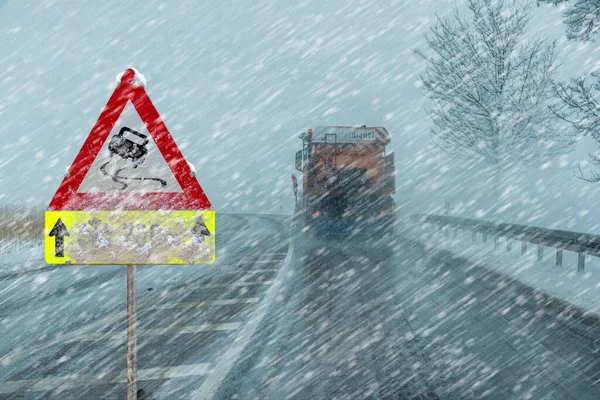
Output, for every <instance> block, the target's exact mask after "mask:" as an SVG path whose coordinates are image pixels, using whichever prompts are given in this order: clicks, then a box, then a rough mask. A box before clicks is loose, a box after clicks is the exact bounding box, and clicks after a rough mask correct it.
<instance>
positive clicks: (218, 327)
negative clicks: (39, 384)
mask: <svg viewBox="0 0 600 400" xmlns="http://www.w3.org/2000/svg"><path fill="white" fill-rule="evenodd" d="M240 325H241V324H240V323H239V322H226V323H222V324H201V325H188V326H170V327H167V328H153V329H143V330H142V329H140V330H139V331H138V338H139V337H144V336H161V335H167V334H169V335H182V334H186V333H200V332H210V331H232V330H235V329H237V328H239V327H240ZM100 340H117V341H121V342H125V341H126V340H127V337H126V332H105V333H102V332H90V333H88V334H85V335H81V336H79V337H76V338H71V339H69V340H66V342H92V341H100Z"/></svg>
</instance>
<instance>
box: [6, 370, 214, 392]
mask: <svg viewBox="0 0 600 400" xmlns="http://www.w3.org/2000/svg"><path fill="white" fill-rule="evenodd" d="M209 366H210V364H208V363H204V364H188V365H177V366H173V367H162V368H146V369H139V370H138V371H137V378H138V380H141V381H151V380H157V379H172V378H181V377H187V376H202V375H206V374H207V372H208V368H209ZM111 383H113V384H114V383H127V375H126V373H125V371H123V372H121V373H106V374H101V373H98V374H73V375H63V376H53V377H46V378H41V379H27V380H21V381H7V382H0V394H11V393H16V392H46V391H51V390H55V389H59V390H61V391H62V390H68V389H72V388H76V387H82V386H95V385H103V384H111Z"/></svg>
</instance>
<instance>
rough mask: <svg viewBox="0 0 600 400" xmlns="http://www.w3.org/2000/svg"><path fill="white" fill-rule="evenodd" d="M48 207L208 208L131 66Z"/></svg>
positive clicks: (123, 208)
mask: <svg viewBox="0 0 600 400" xmlns="http://www.w3.org/2000/svg"><path fill="white" fill-rule="evenodd" d="M49 208H50V209H51V210H92V209H94V210H199V209H200V210H205V209H210V208H211V204H210V201H209V200H208V198H207V197H206V195H205V194H204V191H203V190H202V188H201V187H200V184H199V183H198V181H197V180H196V178H195V173H192V170H191V168H190V166H189V164H188V163H187V162H186V161H185V159H184V158H183V155H182V154H181V152H180V151H179V148H178V147H177V145H176V144H175V141H174V140H173V138H172V137H171V134H170V133H169V131H168V130H167V127H166V126H165V124H164V122H163V120H162V118H161V117H160V115H159V114H158V111H156V108H154V105H153V104H152V101H151V100H150V98H149V97H148V94H147V93H146V90H145V89H144V87H143V85H141V84H140V83H139V82H138V80H137V77H136V74H135V71H134V70H133V69H127V70H126V71H125V73H124V74H123V76H122V78H121V81H120V83H119V84H118V86H117V88H116V89H115V91H114V92H113V94H112V96H111V97H110V99H109V100H108V103H107V104H106V106H105V107H104V109H103V111H102V113H101V114H100V117H99V118H98V121H97V122H96V124H95V125H94V127H93V128H92V131H91V132H90V134H89V136H88V137H87V139H86V141H85V142H84V144H83V146H82V147H81V150H80V151H79V154H77V157H76V158H75V161H74V162H73V164H72V165H71V167H70V168H69V172H68V174H67V176H66V177H65V178H64V179H63V181H62V183H61V185H60V186H59V188H58V190H57V191H56V194H55V195H54V198H53V199H52V201H51V202H50V206H49Z"/></svg>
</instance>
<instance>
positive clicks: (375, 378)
mask: <svg viewBox="0 0 600 400" xmlns="http://www.w3.org/2000/svg"><path fill="white" fill-rule="evenodd" d="M410 236H411V235H410V233H408V232H398V234H397V236H396V237H395V238H394V239H393V240H392V241H391V242H390V243H387V244H386V246H383V247H382V246H379V245H378V246H375V245H371V244H368V243H367V244H365V243H364V241H360V240H356V239H352V240H350V241H340V240H333V239H319V240H315V239H314V238H311V237H310V236H307V235H300V236H299V237H293V238H290V236H289V229H288V227H287V219H285V218H282V217H277V216H253V215H226V216H220V217H219V220H218V236H217V248H218V253H217V262H216V263H215V264H213V265H211V266H200V267H198V266H190V267H187V266H185V267H182V266H173V267H167V266H152V267H140V268H138V309H139V314H138V321H139V326H138V327H139V329H138V333H139V334H138V377H139V379H140V382H139V388H140V389H141V390H142V391H143V396H142V397H143V398H147V399H166V398H168V399H178V398H192V399H202V398H208V397H212V398H215V399H265V398H266V399H286V398H290V399H336V398H339V399H342V398H343V399H347V398H350V399H353V398H356V399H405V398H414V399H471V398H492V399H513V398H514V399H523V398H531V399H598V398H600V324H599V323H598V320H597V319H596V318H594V317H591V316H587V317H586V316H582V315H581V313H579V312H578V311H577V310H571V309H565V306H564V305H562V304H561V303H559V302H557V301H552V300H551V299H549V298H548V297H546V296H544V295H541V294H539V293H536V292H534V291H532V290H528V289H526V288H524V287H523V286H521V285H519V284H516V283H515V282H513V281H511V280H509V279H506V278H503V277H502V276H500V275H497V274H495V273H493V272H489V271H488V270H485V269H482V268H481V267H478V266H476V265H473V264H472V263H470V262H469V261H468V260H464V259H460V258H456V257H454V256H453V255H452V254H450V253H448V252H445V251H441V250H435V249H428V248H426V247H425V246H424V245H423V244H421V243H419V242H415V241H413V240H411V239H410ZM40 259H41V255H40ZM18 262H21V263H23V266H24V267H27V269H26V272H23V273H18V274H5V275H2V276H1V277H0V398H2V399H4V398H8V399H47V398H56V399H80V398H89V399H96V398H104V399H113V398H125V389H126V384H125V373H124V372H125V367H126V360H125V355H126V343H125V323H126V319H125V283H126V282H125V278H126V268H125V267H124V266H98V267H91V266H87V267H59V268H51V269H47V268H46V267H45V266H44V265H43V263H42V262H41V261H39V262H38V261H31V260H30V261H18ZM36 263H38V264H37V265H39V268H46V269H41V270H36V268H35V266H36ZM32 264H33V266H32Z"/></svg>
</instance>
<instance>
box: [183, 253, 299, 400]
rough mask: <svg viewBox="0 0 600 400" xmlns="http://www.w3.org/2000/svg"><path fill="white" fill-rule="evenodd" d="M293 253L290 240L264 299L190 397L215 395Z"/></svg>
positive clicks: (271, 299)
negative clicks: (281, 263)
mask: <svg viewBox="0 0 600 400" xmlns="http://www.w3.org/2000/svg"><path fill="white" fill-rule="evenodd" d="M293 254H294V244H293V243H291V242H290V243H289V247H288V252H287V255H286V257H285V260H284V262H283V265H282V266H281V268H280V269H279V272H277V276H276V278H275V280H274V281H273V284H272V285H271V287H270V288H269V290H267V294H266V295H265V297H264V300H263V301H262V302H261V303H260V304H259V305H258V306H257V307H256V309H255V310H254V312H253V313H252V315H251V316H250V320H249V321H248V322H247V323H246V325H244V327H243V328H242V330H241V331H240V333H239V335H238V336H237V337H236V338H235V340H234V341H233V343H232V344H231V347H229V349H228V350H227V352H226V353H225V355H223V357H222V358H221V359H220V360H219V362H218V364H217V365H216V366H215V368H214V369H213V372H212V373H211V374H210V375H208V377H207V378H206V379H205V380H204V382H203V383H202V386H201V387H200V389H198V390H197V391H196V392H194V393H193V394H192V399H202V400H203V399H209V398H212V397H213V396H214V395H215V393H216V392H217V389H218V388H219V386H220V385H221V384H222V383H223V381H224V380H225V378H226V377H227V374H229V371H231V368H232V367H233V365H234V364H235V363H236V362H237V360H238V359H239V358H240V356H241V354H242V351H243V350H244V348H245V347H246V346H247V345H248V343H249V342H250V339H251V338H252V335H253V334H254V332H255V331H256V329H257V328H258V326H259V325H260V323H261V321H262V320H263V318H264V317H265V315H266V314H267V311H268V310H269V307H270V306H271V303H273V300H275V297H276V295H277V292H278V291H279V287H280V286H281V282H282V281H283V279H284V278H285V276H286V274H287V270H288V268H289V267H290V264H291V263H292V256H293Z"/></svg>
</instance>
